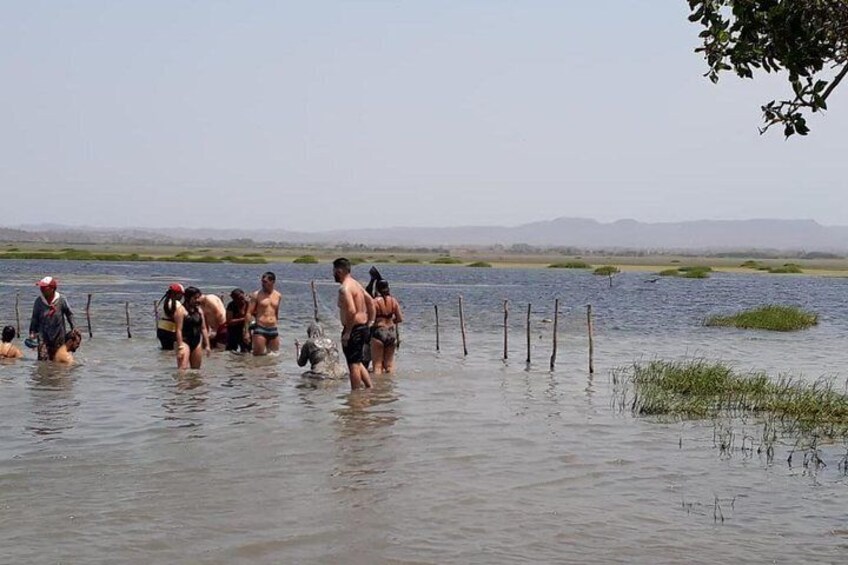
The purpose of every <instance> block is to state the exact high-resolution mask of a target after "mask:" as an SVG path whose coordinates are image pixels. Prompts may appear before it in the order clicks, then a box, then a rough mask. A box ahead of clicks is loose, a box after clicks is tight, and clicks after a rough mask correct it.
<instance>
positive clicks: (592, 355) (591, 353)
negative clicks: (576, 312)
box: [586, 304, 595, 375]
mask: <svg viewBox="0 0 848 565" xmlns="http://www.w3.org/2000/svg"><path fill="white" fill-rule="evenodd" d="M586 324H587V326H588V328H589V374H590V375H592V374H594V373H595V343H594V340H593V338H592V333H593V332H592V305H591V304H589V305H588V306H586Z"/></svg>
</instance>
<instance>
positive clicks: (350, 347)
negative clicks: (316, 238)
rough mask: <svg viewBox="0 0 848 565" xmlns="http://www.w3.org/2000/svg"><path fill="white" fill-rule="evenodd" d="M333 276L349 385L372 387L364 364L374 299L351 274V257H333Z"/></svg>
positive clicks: (372, 318)
mask: <svg viewBox="0 0 848 565" xmlns="http://www.w3.org/2000/svg"><path fill="white" fill-rule="evenodd" d="M333 278H334V279H335V281H336V282H337V283H339V284H340V286H339V317H340V318H341V321H342V351H343V352H344V355H345V359H347V366H348V370H349V371H350V388H351V390H356V389H358V388H359V387H361V386H365V388H371V376H370V375H369V374H368V369H366V368H365V365H364V364H363V354H364V349H365V345H366V344H367V343H368V341H369V340H370V339H371V331H370V327H371V324H373V323H374V314H375V312H374V301H373V299H372V298H371V297H370V296H369V295H368V293H366V292H365V289H364V288H362V285H361V284H359V282H358V281H357V280H356V279H355V278H353V276H352V275H351V274H350V261H348V260H347V259H344V258H339V259H336V260H335V261H333Z"/></svg>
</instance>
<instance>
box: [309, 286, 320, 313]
mask: <svg viewBox="0 0 848 565" xmlns="http://www.w3.org/2000/svg"><path fill="white" fill-rule="evenodd" d="M309 286H310V287H311V288H312V318H313V319H314V320H315V321H316V322H317V321H318V293H317V292H315V281H312V282H310V283H309Z"/></svg>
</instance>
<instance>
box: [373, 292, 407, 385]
mask: <svg viewBox="0 0 848 565" xmlns="http://www.w3.org/2000/svg"><path fill="white" fill-rule="evenodd" d="M377 294H378V296H377V298H375V299H374V310H375V311H376V317H375V319H374V326H373V327H372V328H371V359H372V361H373V362H374V374H375V375H379V374H382V373H391V372H393V371H394V369H395V350H396V349H397V324H399V323H401V322H402V321H403V314H402V313H401V310H400V304H399V303H398V301H397V300H396V299H395V297H394V296H392V295H391V292H390V291H389V281H387V280H380V281H378V282H377Z"/></svg>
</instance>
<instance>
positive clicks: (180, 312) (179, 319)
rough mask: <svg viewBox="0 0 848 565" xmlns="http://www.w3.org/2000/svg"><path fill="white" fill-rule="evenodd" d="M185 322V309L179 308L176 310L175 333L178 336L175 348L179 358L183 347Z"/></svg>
mask: <svg viewBox="0 0 848 565" xmlns="http://www.w3.org/2000/svg"><path fill="white" fill-rule="evenodd" d="M184 320H185V308H180V307H179V306H177V307H176V309H174V332H175V334H176V341H175V343H176V345H175V346H174V351H176V353H177V356H178V357H179V355H180V349H182V347H183V321H184Z"/></svg>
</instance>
